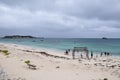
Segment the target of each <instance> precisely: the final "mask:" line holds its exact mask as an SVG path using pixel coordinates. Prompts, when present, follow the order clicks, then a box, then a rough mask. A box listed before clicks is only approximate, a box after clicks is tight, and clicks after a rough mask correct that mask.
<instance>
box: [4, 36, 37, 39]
mask: <svg viewBox="0 0 120 80" xmlns="http://www.w3.org/2000/svg"><path fill="white" fill-rule="evenodd" d="M3 38H10V39H13V38H36V37H34V36H21V35H11V36H4V37H3Z"/></svg>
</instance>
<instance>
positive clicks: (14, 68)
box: [0, 43, 120, 80]
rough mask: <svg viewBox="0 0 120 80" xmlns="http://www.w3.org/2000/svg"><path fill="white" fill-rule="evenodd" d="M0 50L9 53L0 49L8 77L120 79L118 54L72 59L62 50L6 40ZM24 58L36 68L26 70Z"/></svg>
mask: <svg viewBox="0 0 120 80" xmlns="http://www.w3.org/2000/svg"><path fill="white" fill-rule="evenodd" d="M0 50H8V52H9V53H10V54H9V55H7V56H6V55H4V54H2V52H0V66H1V67H2V68H3V69H4V71H5V72H6V74H7V75H8V76H7V77H8V78H10V79H11V80H12V79H16V80H17V79H18V78H21V79H20V80H47V79H49V80H68V79H69V80H77V79H82V80H104V78H107V80H119V79H120V57H117V56H110V57H98V58H97V59H90V60H86V59H80V60H78V59H76V60H72V57H71V55H64V52H59V51H56V50H51V49H43V48H33V47H31V46H30V47H29V46H23V45H16V44H7V43H0ZM41 52H44V53H42V54H41ZM61 53H62V54H61ZM26 60H30V62H31V64H34V65H36V70H31V69H29V68H28V66H27V65H26V64H25V63H24V62H25V61H26Z"/></svg>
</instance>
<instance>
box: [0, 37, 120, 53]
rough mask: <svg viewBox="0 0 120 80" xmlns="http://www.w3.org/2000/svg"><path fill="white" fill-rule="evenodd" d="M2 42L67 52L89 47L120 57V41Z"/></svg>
mask: <svg viewBox="0 0 120 80" xmlns="http://www.w3.org/2000/svg"><path fill="white" fill-rule="evenodd" d="M0 42H4V43H14V44H20V45H26V46H31V47H35V48H47V49H54V50H61V51H65V50H66V49H71V50H72V49H73V48H74V47H87V48H88V50H89V51H93V52H95V53H101V52H109V53H111V54H113V55H120V39H119V38H118V39H117V38H116V39H115V38H111V39H100V38H44V39H40V38H34V39H30V38H21V39H2V38H1V39H0Z"/></svg>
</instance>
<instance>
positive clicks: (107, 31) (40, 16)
mask: <svg viewBox="0 0 120 80" xmlns="http://www.w3.org/2000/svg"><path fill="white" fill-rule="evenodd" d="M4 35H33V36H41V37H67V38H71V37H74V38H77V37H78V38H87V37H89V38H91V37H92V38H95V37H113V38H116V37H118V38H120V0H0V36H4Z"/></svg>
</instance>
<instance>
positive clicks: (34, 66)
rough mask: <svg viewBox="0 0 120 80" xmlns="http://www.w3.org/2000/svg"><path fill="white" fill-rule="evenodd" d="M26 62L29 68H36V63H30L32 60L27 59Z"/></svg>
mask: <svg viewBox="0 0 120 80" xmlns="http://www.w3.org/2000/svg"><path fill="white" fill-rule="evenodd" d="M25 63H26V64H27V65H28V67H29V69H32V70H36V69H37V68H36V65H33V64H30V60H27V61H25Z"/></svg>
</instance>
